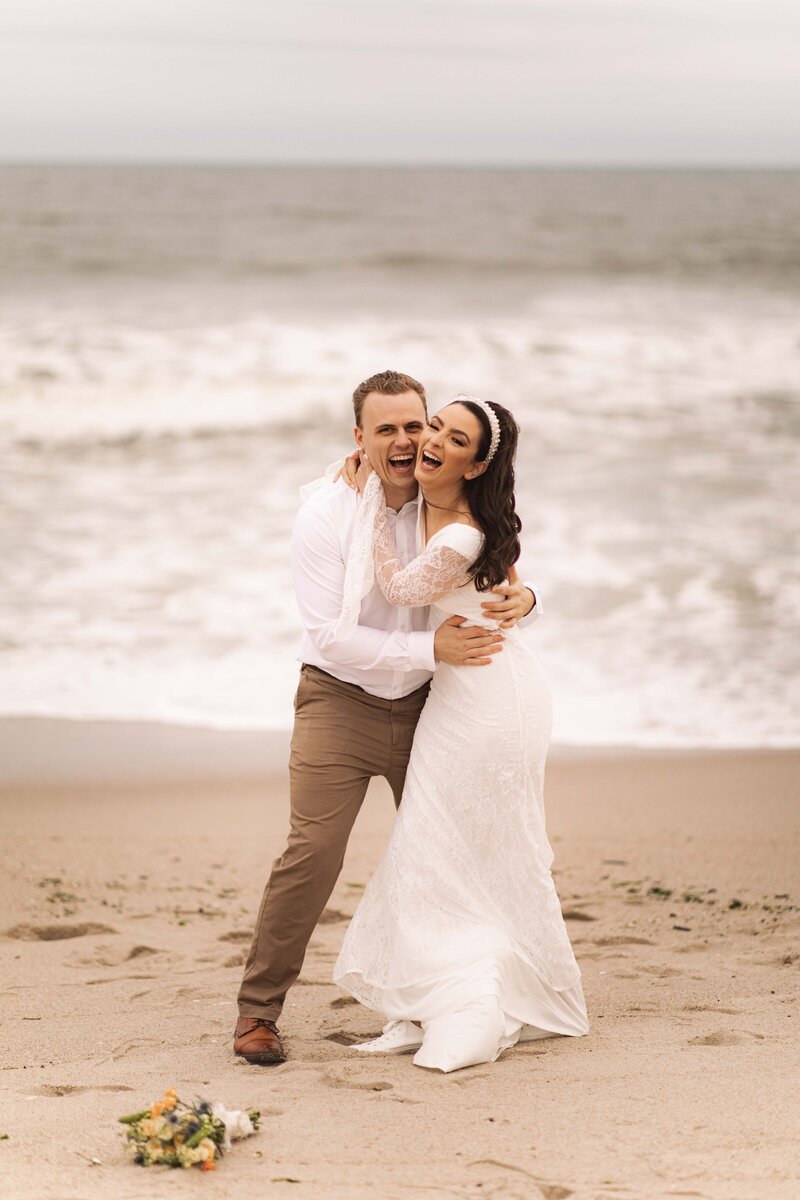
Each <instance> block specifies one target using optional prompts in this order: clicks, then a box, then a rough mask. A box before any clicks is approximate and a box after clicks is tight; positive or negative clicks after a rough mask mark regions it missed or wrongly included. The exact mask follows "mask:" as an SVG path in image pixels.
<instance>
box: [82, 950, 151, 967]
mask: <svg viewBox="0 0 800 1200" xmlns="http://www.w3.org/2000/svg"><path fill="white" fill-rule="evenodd" d="M160 953H161V951H160V950H156V949H154V947H153V946H142V945H140V946H134V947H133V948H132V949H131V950H128V951H127V953H126V951H125V950H116V949H114V948H113V947H112V946H102V945H101V946H95V947H94V949H93V950H90V951H89V953H88V954H79V953H77V952H76V951H74V952H73V953H72V954H71V955H70V957H69V958H68V959H67V965H68V966H70V967H119V966H121V964H122V963H125V962H131V961H132V960H133V959H135V958H148V957H149V956H150V955H152V954H160Z"/></svg>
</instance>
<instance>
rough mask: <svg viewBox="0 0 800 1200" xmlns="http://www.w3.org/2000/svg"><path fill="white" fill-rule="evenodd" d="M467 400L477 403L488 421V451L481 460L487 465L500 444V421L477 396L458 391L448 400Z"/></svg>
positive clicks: (457, 402)
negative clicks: (489, 434)
mask: <svg viewBox="0 0 800 1200" xmlns="http://www.w3.org/2000/svg"><path fill="white" fill-rule="evenodd" d="M464 400H468V401H469V402H470V404H477V406H478V408H480V409H481V411H482V412H484V413H486V420H487V421H488V422H489V428H490V429H491V431H492V437H491V441H490V442H489V452H488V453H487V455H486V458H485V459H484V460H483V461H484V462H485V463H486V465H487V467H488V465H489V463H490V462H491V461H492V459H493V458H494V456H495V454H496V453H497V447H498V446H499V445H500V422H499V421H498V419H497V413H496V412H495V411H494V409H493V408H492V407H491V406H490V405H489V404H487V403H486V401H485V400H479V399H478V397H477V396H470V395H469V394H468V393H467V392H459V393H458V395H457V396H454V397H453V399H452V400H451V401H450V403H451V404H460V403H461V402H462V401H464Z"/></svg>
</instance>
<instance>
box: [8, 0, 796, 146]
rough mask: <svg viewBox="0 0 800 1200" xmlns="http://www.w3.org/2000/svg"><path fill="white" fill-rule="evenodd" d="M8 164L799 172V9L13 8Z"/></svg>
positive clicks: (659, 3) (14, 0)
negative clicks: (570, 166)
mask: <svg viewBox="0 0 800 1200" xmlns="http://www.w3.org/2000/svg"><path fill="white" fill-rule="evenodd" d="M0 158H2V159H5V160H9V159H10V160H19V159H24V160H31V159H77V160H157V161H177V162H181V161H212V162H213V161H219V162H231V161H232V162H428V163H430V162H434V163H435V162H440V163H481V162H485V163H528V162H529V163H632V164H636V163H665V164H683V163H686V164H704V163H707V164H712V165H720V164H729V163H730V164H739V163H741V164H754V165H759V164H760V165H770V164H777V165H782V164H793V165H800V0H406V2H405V3H402V4H400V3H393V2H389V3H382V2H381V0H341V2H340V3H336V2H335V0H284V2H283V3H281V4H276V3H274V0H3V4H2V8H0Z"/></svg>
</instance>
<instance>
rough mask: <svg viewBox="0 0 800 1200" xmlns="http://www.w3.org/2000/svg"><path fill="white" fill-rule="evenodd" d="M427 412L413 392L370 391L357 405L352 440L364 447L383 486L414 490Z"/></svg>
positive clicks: (400, 489)
mask: <svg viewBox="0 0 800 1200" xmlns="http://www.w3.org/2000/svg"><path fill="white" fill-rule="evenodd" d="M426 420H427V415H426V412H425V405H424V404H423V402H422V398H421V397H420V396H419V395H417V393H416V392H402V393H401V394H400V395H399V396H385V395H383V393H382V392H370V393H369V395H368V396H366V397H365V399H364V403H363V405H362V408H361V426H360V427H359V426H356V430H355V435H356V442H357V443H358V445H359V447H360V448H361V449H362V450H366V452H367V455H368V456H369V461H370V462H371V464H372V466H373V468H374V470H375V471H377V473H378V475H380V477H381V481H382V483H383V484H384V486H385V487H386V486H388V487H389V488H392V489H393V490H397V491H408V492H409V493H414V492H415V491H416V488H417V481H416V479H415V478H414V468H415V467H416V464H417V447H418V445H419V439H420V436H421V434H422V431H423V429H424V428H425V423H426Z"/></svg>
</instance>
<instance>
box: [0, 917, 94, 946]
mask: <svg viewBox="0 0 800 1200" xmlns="http://www.w3.org/2000/svg"><path fill="white" fill-rule="evenodd" d="M116 932H117V931H116V929H112V928H111V926H110V925H100V924H98V923H97V922H95V921H87V922H85V923H84V924H82V925H14V926H13V928H11V929H7V930H6V934H5V936H6V937H8V938H16V939H17V940H18V941H21V942H60V941H62V940H63V939H64V938H77V937H88V936H89V935H90V934H100V933H116Z"/></svg>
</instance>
